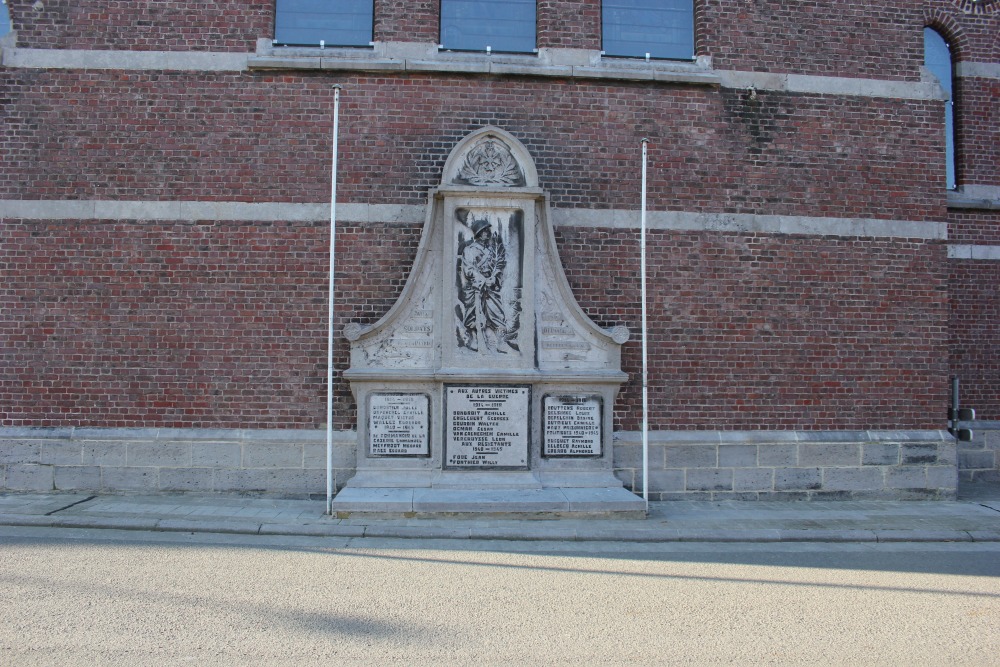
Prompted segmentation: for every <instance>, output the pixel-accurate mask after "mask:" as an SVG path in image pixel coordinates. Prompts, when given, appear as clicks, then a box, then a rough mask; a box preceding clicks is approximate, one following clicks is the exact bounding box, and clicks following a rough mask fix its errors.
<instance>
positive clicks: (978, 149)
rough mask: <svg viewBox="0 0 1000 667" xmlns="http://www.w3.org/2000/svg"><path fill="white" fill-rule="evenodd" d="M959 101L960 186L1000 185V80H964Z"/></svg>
mask: <svg viewBox="0 0 1000 667" xmlns="http://www.w3.org/2000/svg"><path fill="white" fill-rule="evenodd" d="M997 30H998V31H1000V25H998V26H997ZM998 61H1000V59H998ZM956 98H957V101H956V104H957V106H958V110H957V112H956V113H957V118H956V130H957V137H956V140H957V145H956V149H957V164H958V179H959V183H960V184H962V185H992V186H1000V182H998V180H1000V179H998V178H997V174H998V171H1000V80H998V79H983V78H973V77H962V78H961V79H959V82H958V94H957V95H956Z"/></svg>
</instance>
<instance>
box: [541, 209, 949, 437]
mask: <svg viewBox="0 0 1000 667" xmlns="http://www.w3.org/2000/svg"><path fill="white" fill-rule="evenodd" d="M557 238H558V239H559V247H560V252H561V255H562V259H563V263H564V265H565V267H566V271H567V275H568V278H569V281H570V284H571V285H572V287H573V291H574V294H575V295H576V297H577V300H578V301H579V302H580V305H581V306H582V307H583V309H584V310H585V311H586V312H587V313H588V314H589V315H590V316H591V317H592V318H594V319H595V320H596V321H597V322H599V323H601V324H602V325H605V326H611V325H613V324H616V323H620V322H625V323H627V324H628V325H629V327H630V328H631V329H632V332H633V339H632V340H633V342H632V343H629V344H628V345H626V347H625V350H624V354H623V358H624V360H623V366H624V367H625V369H626V370H627V371H628V372H630V373H631V374H632V378H631V381H630V382H629V384H628V387H627V390H626V391H625V392H624V396H623V397H622V398H621V399H620V400H619V406H618V408H619V409H618V410H617V412H616V417H617V420H616V428H624V429H637V428H640V422H639V421H637V420H640V419H641V384H640V382H641V378H640V376H639V373H640V372H641V367H642V360H641V356H640V355H641V347H640V345H639V330H640V329H639V327H640V312H639V308H640V307H641V302H640V297H639V274H638V269H639V248H638V239H637V238H636V234H634V233H632V232H610V231H608V230H579V229H577V230H573V229H566V228H561V229H560V230H559V231H558V233H557ZM647 245H648V257H649V260H648V261H649V268H648V271H649V273H648V298H647V303H648V307H649V313H648V321H649V346H650V368H651V372H650V378H649V394H650V413H651V414H650V425H651V427H652V428H654V429H699V428H704V429H711V428H725V429H729V428H732V429H778V428H782V429H784V428H789V429H821V430H822V429H843V428H848V429H865V428H894V427H902V426H904V425H909V426H908V428H914V427H915V428H921V427H926V428H939V427H940V425H941V418H942V413H941V410H942V409H943V408H942V406H943V405H944V403H943V401H944V400H945V399H946V395H947V384H946V376H947V361H946V357H947V351H946V350H947V331H946V328H945V327H946V312H947V292H946V289H947V275H946V271H945V268H944V266H943V262H944V255H945V250H944V247H943V245H941V244H925V243H922V242H905V241H899V240H897V241H889V240H862V239H817V238H805V237H796V236H787V237H775V236H764V235H754V234H716V233H698V234H689V233H682V232H650V233H649V234H648V236H647Z"/></svg>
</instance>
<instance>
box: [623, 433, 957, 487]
mask: <svg viewBox="0 0 1000 667" xmlns="http://www.w3.org/2000/svg"><path fill="white" fill-rule="evenodd" d="M648 456H649V473H648V478H649V498H650V500H844V499H862V498H869V499H870V498H876V499H908V500H919V499H949V498H954V497H955V491H956V485H957V481H958V477H957V474H956V472H955V460H956V459H955V457H956V450H955V441H954V439H953V438H951V436H949V435H948V433H947V432H941V431H855V432H851V431H835V432H821V431H816V432H801V431H800V432H794V431H770V432H769V431H675V432H667V431H657V432H651V433H650V434H649V455H648ZM615 474H616V475H618V478H619V479H621V480H622V482H623V483H624V484H625V486H626V487H627V488H630V489H633V490H634V491H635V492H636V493H641V492H642V435H641V433H637V432H634V431H632V432H620V433H618V434H616V439H615Z"/></svg>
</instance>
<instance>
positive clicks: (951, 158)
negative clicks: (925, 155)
mask: <svg viewBox="0 0 1000 667" xmlns="http://www.w3.org/2000/svg"><path fill="white" fill-rule="evenodd" d="M924 66H926V67H927V69H929V70H930V71H931V73H932V74H934V76H936V77H937V78H938V81H940V82H941V87H942V88H944V90H945V92H946V93H947V94H948V101H947V102H945V107H944V131H945V150H946V154H947V179H948V188H949V189H952V190H954V189H955V188H956V186H957V183H956V180H955V100H954V89H953V86H952V73H953V72H954V67H955V66H954V62H953V61H952V57H951V47H950V46H948V42H947V41H946V40H945V38H944V37H942V36H941V33H939V32H938V31H936V30H934V29H933V28H924Z"/></svg>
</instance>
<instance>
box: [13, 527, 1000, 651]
mask: <svg viewBox="0 0 1000 667" xmlns="http://www.w3.org/2000/svg"><path fill="white" fill-rule="evenodd" d="M0 610H2V613H0V664H4V665H17V666H21V665H144V666H150V665H179V664H183V665H188V664H197V665H257V664H265V665H270V664H277V665H285V664H287V665H320V664H322V665H327V666H329V665H355V664H364V665H394V664H399V665H424V664H433V665H438V664H440V665H452V664H455V665H500V664H502V665H562V664H572V665H603V664H630V665H635V664H641V665H661V664H662V665H670V664H683V665H704V664H738V665H747V664H796V665H801V664H836V665H846V664H852V665H853V664H858V665H863V664H879V665H943V664H949V665H954V664H968V665H997V664H1000V544H996V543H991V544H925V545H919V544H882V545H880V544H866V545H854V544H802V545H794V544H793V545H787V544H769V545H738V544H670V545H663V544H654V545H650V544H646V545H642V544H625V543H617V544H616V543H601V544H596V543H591V544H582V545H581V544H579V543H577V544H572V543H559V542H532V543H524V542H521V543H515V542H494V543H477V542H470V541H468V540H464V541H460V542H457V543H456V542H450V541H425V540H374V539H367V540H341V541H333V540H330V539H322V538H262V537H254V536H222V535H204V534H201V535H188V534H181V533H178V534H163V533H139V532H116V531H86V530H71V529H37V528H0Z"/></svg>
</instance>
